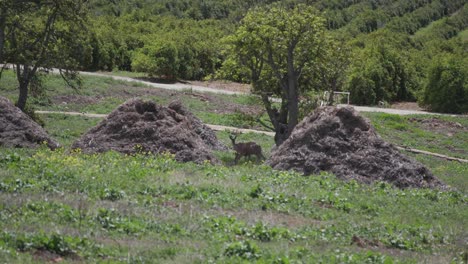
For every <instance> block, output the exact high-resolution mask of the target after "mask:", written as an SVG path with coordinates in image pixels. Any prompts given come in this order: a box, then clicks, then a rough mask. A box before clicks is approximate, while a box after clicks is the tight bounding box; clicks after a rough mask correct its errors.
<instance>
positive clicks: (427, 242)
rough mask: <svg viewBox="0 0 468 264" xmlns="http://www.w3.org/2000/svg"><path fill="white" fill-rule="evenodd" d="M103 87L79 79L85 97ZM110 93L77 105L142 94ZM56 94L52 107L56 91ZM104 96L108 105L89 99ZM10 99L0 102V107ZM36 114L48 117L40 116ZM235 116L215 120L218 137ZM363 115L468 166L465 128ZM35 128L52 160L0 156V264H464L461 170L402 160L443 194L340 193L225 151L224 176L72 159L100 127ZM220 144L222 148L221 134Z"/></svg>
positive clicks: (52, 118) (397, 138)
mask: <svg viewBox="0 0 468 264" xmlns="http://www.w3.org/2000/svg"><path fill="white" fill-rule="evenodd" d="M107 81H108V80H107V79H105V78H104V81H103V80H102V79H100V80H93V78H90V80H85V82H89V83H92V82H94V83H96V85H102V83H103V82H107ZM109 82H110V83H111V84H109V86H107V88H102V89H101V88H99V89H101V90H100V91H93V89H92V88H88V89H85V90H84V91H83V92H87V93H89V94H91V95H90V97H92V98H100V97H99V96H102V98H107V97H109V98H113V97H114V96H115V93H114V92H115V91H119V89H120V88H119V89H116V88H115V87H117V86H119V85H121V86H122V87H125V88H123V89H127V90H128V92H130V93H135V90H139V89H146V88H145V87H134V88H132V89H131V88H130V87H129V86H128V85H127V84H116V83H113V81H109ZM2 85H3V82H2ZM57 89H58V90H59V91H60V92H59V94H54V97H55V96H62V95H63V94H60V93H65V91H66V90H65V89H63V88H60V87H57ZM106 89H110V90H112V91H113V93H114V95H112V96H104V95H100V94H101V93H102V94H105V93H106V92H109V91H107V90H106ZM7 90H8V89H4V88H3V90H1V91H0V93H1V94H2V95H3V94H5V93H6V94H7V95H8V91H7ZM67 92H68V90H67ZM109 93H110V92H109ZM11 95H12V96H14V93H13V91H12V92H11ZM71 95H73V93H71V92H70V96H71ZM177 96H179V95H177ZM180 96H183V95H180ZM57 98H60V97H55V99H54V100H56V99H57ZM117 98H118V97H117ZM210 98H211V97H210ZM88 99H90V98H88ZM121 99H125V98H124V97H122V98H121ZM192 99H193V101H192V103H190V102H191V101H190V100H192ZM106 100H110V99H106ZM160 100H165V99H163V98H160ZM187 100H188V101H187V102H188V104H187V105H188V107H189V108H190V109H191V110H192V109H197V108H198V110H194V112H195V113H196V114H197V115H198V114H199V113H201V112H203V110H202V105H203V104H204V103H205V101H204V100H206V98H203V97H200V96H198V95H197V96H193V95H187ZM225 100H226V103H229V104H235V105H239V107H240V109H244V110H245V109H249V107H251V106H252V105H253V104H254V102H255V100H254V99H250V98H248V97H226V98H225ZM161 102H163V101H161ZM164 102H167V101H164ZM222 102H224V101H222ZM115 103H117V102H115ZM220 104H221V103H220ZM78 105H81V106H85V107H86V106H87V105H88V104H87V101H85V100H83V101H82V102H81V101H80V103H79V104H78ZM89 105H92V104H89ZM112 105H113V103H110V104H109V105H108V106H106V105H104V106H102V107H103V108H102V111H103V112H104V110H106V109H108V108H109V109H112ZM37 106H40V104H37ZM69 106H70V104H68V105H67V107H69ZM43 107H44V108H42V109H47V110H50V109H53V108H52V105H51V104H48V105H45V106H43ZM89 107H94V108H90V109H92V110H97V109H98V107H101V106H100V104H99V103H96V104H95V106H89ZM244 107H245V108H244ZM214 110H221V108H212V109H211V111H214ZM233 110H235V109H230V111H226V112H223V113H220V114H219V115H217V116H215V117H213V118H212V121H213V122H215V124H216V122H218V121H219V120H222V118H223V115H224V114H233V113H234V114H235V111H234V112H232V111H233ZM197 111H198V112H197ZM106 113H107V112H106ZM239 115H240V114H239ZM365 115H366V116H367V117H368V118H370V120H371V122H372V124H373V125H374V126H375V127H376V129H377V131H378V132H379V134H380V135H381V136H382V137H383V138H384V139H385V140H387V141H390V142H392V143H394V144H396V145H405V146H410V147H414V148H419V149H426V150H431V151H433V152H438V153H444V154H450V155H451V156H458V157H462V158H465V159H466V158H467V156H468V154H467V151H468V146H467V144H468V143H467V142H468V140H467V133H466V131H464V130H462V129H460V128H459V126H458V125H457V124H460V125H461V126H462V127H465V128H466V127H468V121H467V120H466V118H464V117H459V118H455V117H432V116H410V117H399V116H395V115H388V114H365ZM201 117H202V119H204V120H205V121H206V120H207V117H203V114H202V116H201ZM42 118H43V120H44V122H45V128H46V129H47V130H48V131H49V133H50V134H51V135H52V136H53V137H54V138H56V139H57V140H58V141H60V143H61V144H62V145H63V146H64V148H63V149H61V150H58V151H54V152H52V151H49V150H47V149H44V148H41V149H38V150H24V149H0V197H1V199H0V228H1V232H0V263H34V262H38V263H40V262H60V261H62V262H86V263H94V262H101V263H123V262H125V263H246V262H256V263H466V262H467V261H468V249H467V248H468V240H467V238H468V231H467V230H468V221H467V219H468V209H467V208H468V207H467V204H468V196H467V194H468V179H467V176H468V165H466V164H462V163H458V162H450V161H446V160H441V159H437V158H433V157H428V156H421V155H413V154H409V155H412V156H413V157H414V158H416V159H417V160H419V161H420V162H422V163H423V164H425V165H426V166H428V167H429V168H430V169H431V170H432V171H433V173H434V174H435V175H437V176H438V177H439V178H440V179H442V180H443V181H444V182H445V183H447V184H449V185H450V186H452V187H453V189H452V190H451V191H439V190H426V189H408V190H400V189H396V188H393V187H392V186H390V185H389V184H385V183H375V184H373V185H363V184H359V183H357V182H354V181H351V182H343V181H340V180H338V179H336V177H335V176H334V175H330V174H327V173H323V174H320V175H313V176H309V177H304V176H302V175H299V174H297V173H294V172H279V171H274V170H272V169H271V168H269V167H267V166H265V165H259V164H255V163H253V162H249V161H242V162H241V164H240V165H237V166H232V165H231V163H232V161H233V158H234V155H233V153H232V152H218V153H216V155H217V156H218V157H219V158H220V159H221V160H222V161H223V162H224V163H225V165H223V166H213V165H210V164H201V165H196V164H192V163H188V164H181V163H177V162H176V161H174V159H173V157H172V156H171V155H162V156H157V157H154V156H145V155H135V156H128V155H121V154H118V153H114V152H109V153H105V154H100V155H84V154H82V153H79V152H73V151H70V149H69V146H70V144H71V143H72V142H73V141H74V140H75V139H77V138H78V137H79V136H80V135H81V134H82V133H84V132H85V131H87V130H88V129H89V128H91V127H93V126H94V125H96V124H97V123H98V122H99V121H100V120H99V119H92V118H84V117H72V116H62V115H44V116H42ZM228 118H230V117H229V116H228ZM242 118H244V117H242ZM242 118H239V119H240V120H242ZM434 118H435V119H436V121H434V120H433V119H434ZM421 120H429V121H428V122H423V121H421ZM231 122H232V121H231ZM220 123H222V122H221V121H219V122H218V124H220ZM241 124H242V123H241ZM431 124H438V125H431ZM439 125H445V126H442V128H441V126H439ZM218 137H219V138H220V139H221V140H222V141H223V142H225V143H226V144H228V145H229V144H230V142H229V138H228V134H227V133H226V132H219V133H218ZM239 139H240V140H255V141H257V142H258V143H260V144H261V145H262V147H263V149H264V150H265V153H266V155H267V156H268V155H269V152H270V149H271V146H272V145H273V140H272V138H271V137H268V136H263V135H257V134H244V135H241V136H240V137H239Z"/></svg>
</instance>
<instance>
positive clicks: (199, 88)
mask: <svg viewBox="0 0 468 264" xmlns="http://www.w3.org/2000/svg"><path fill="white" fill-rule="evenodd" d="M2 66H3V64H0V67H2ZM7 68H11V65H7ZM49 72H50V73H54V74H59V73H60V72H59V69H53V70H51V71H49ZM79 74H82V75H87V76H96V77H103V78H111V79H113V80H118V81H124V82H133V83H139V84H143V85H147V86H149V87H154V88H159V89H166V90H173V91H195V92H201V93H216V94H227V95H246V94H249V93H246V92H241V91H229V90H223V89H220V88H219V87H204V86H199V85H191V84H183V83H175V84H164V83H154V82H148V81H142V80H138V79H134V78H131V77H124V76H116V75H110V74H104V73H96V72H84V71H79ZM272 100H273V101H274V102H280V101H281V99H279V98H272ZM341 106H343V105H341ZM351 106H352V107H354V109H356V110H357V111H359V112H380V113H389V114H396V115H447V114H439V113H431V112H425V111H418V110H400V109H392V108H379V107H367V106H354V105H351ZM448 116H457V115H448Z"/></svg>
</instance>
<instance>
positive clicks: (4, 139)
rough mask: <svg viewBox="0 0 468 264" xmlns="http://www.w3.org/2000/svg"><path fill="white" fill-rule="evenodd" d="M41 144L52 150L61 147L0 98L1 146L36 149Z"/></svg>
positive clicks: (40, 128)
mask: <svg viewBox="0 0 468 264" xmlns="http://www.w3.org/2000/svg"><path fill="white" fill-rule="evenodd" d="M41 144H46V145H47V146H48V147H49V148H50V149H55V148H57V147H58V146H59V144H58V143H57V142H56V141H54V140H53V139H52V138H50V137H49V135H48V134H47V132H46V131H45V130H44V129H43V128H42V127H41V126H40V125H38V124H37V123H36V122H34V121H33V120H32V119H31V118H30V117H29V116H27V115H26V114H25V113H23V112H22V111H21V110H20V109H19V108H17V107H16V106H14V105H13V104H12V103H11V102H10V101H9V100H8V99H6V98H4V97H1V96H0V146H4V147H14V148H35V147H38V146H40V145H41Z"/></svg>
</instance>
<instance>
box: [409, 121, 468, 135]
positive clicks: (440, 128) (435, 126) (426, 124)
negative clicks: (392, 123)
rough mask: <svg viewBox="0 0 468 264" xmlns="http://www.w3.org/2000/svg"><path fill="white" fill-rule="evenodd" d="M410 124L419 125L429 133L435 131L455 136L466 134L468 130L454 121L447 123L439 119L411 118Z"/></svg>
mask: <svg viewBox="0 0 468 264" xmlns="http://www.w3.org/2000/svg"><path fill="white" fill-rule="evenodd" d="M409 121H410V122H413V123H418V124H420V125H421V127H422V128H423V129H425V130H428V131H434V132H438V133H441V134H453V133H458V132H463V133H465V131H466V130H468V128H466V127H464V126H463V125H462V124H460V123H457V122H452V121H446V120H442V119H439V118H435V117H432V118H427V119H424V118H415V117H413V118H410V119H409Z"/></svg>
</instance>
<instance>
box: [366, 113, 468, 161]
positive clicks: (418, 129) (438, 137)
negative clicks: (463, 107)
mask: <svg viewBox="0 0 468 264" xmlns="http://www.w3.org/2000/svg"><path fill="white" fill-rule="evenodd" d="M363 115H364V116H366V117H368V118H369V119H370V120H371V123H372V125H373V126H374V127H375V129H376V130H377V132H378V134H379V135H380V136H382V138H383V139H385V140H387V141H389V142H391V143H394V144H396V145H400V146H406V147H411V148H416V149H421V150H426V151H431V152H435V153H440V154H445V155H448V156H452V157H458V158H463V159H468V133H467V132H466V130H465V131H463V130H458V132H457V133H450V132H445V133H444V132H443V131H435V130H430V129H428V128H426V127H424V126H423V125H421V124H420V123H418V122H414V121H411V119H412V118H417V119H431V118H436V119H439V120H443V121H448V122H455V123H459V124H461V125H462V126H464V127H465V128H467V127H468V118H466V117H465V116H460V117H450V116H426V115H424V116H423V115H414V116H398V115H392V114H385V113H363Z"/></svg>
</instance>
